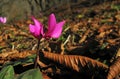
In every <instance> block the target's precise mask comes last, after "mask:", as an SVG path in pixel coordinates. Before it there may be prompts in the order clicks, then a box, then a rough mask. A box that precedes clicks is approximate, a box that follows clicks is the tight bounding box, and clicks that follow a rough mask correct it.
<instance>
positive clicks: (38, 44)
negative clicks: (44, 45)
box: [34, 39, 40, 68]
mask: <svg viewBox="0 0 120 79" xmlns="http://www.w3.org/2000/svg"><path fill="white" fill-rule="evenodd" d="M39 46H40V39H38V43H37V51H36V58H35V62H34V68H37V60H38V59H39Z"/></svg>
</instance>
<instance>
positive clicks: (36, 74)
mask: <svg viewBox="0 0 120 79" xmlns="http://www.w3.org/2000/svg"><path fill="white" fill-rule="evenodd" d="M16 79H43V78H42V74H41V72H40V70H39V69H38V68H37V69H31V70H28V71H26V72H23V73H21V74H20V75H19V76H18V77H17V78H16Z"/></svg>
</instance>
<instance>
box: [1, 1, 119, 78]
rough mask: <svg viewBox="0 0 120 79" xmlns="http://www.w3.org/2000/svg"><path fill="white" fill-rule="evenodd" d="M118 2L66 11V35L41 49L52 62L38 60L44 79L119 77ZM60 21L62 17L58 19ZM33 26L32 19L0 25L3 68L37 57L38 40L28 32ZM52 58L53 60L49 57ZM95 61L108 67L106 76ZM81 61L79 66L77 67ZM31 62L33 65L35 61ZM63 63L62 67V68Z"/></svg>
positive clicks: (74, 7) (59, 13)
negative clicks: (31, 24)
mask: <svg viewBox="0 0 120 79" xmlns="http://www.w3.org/2000/svg"><path fill="white" fill-rule="evenodd" d="M118 3H120V1H112V2H109V1H108V2H105V3H102V4H99V5H92V6H91V7H90V8H89V7H83V8H79V7H77V5H76V6H72V7H71V11H72V13H73V14H72V15H71V13H70V14H69V12H65V11H66V10H64V12H63V13H64V15H66V14H65V13H68V15H69V16H68V17H67V18H66V19H67V24H66V26H65V27H66V28H64V30H63V34H62V36H61V37H60V38H59V39H58V40H56V39H51V40H49V42H48V41H45V40H44V39H42V40H41V41H42V42H41V44H40V46H41V48H42V49H44V51H46V52H47V53H45V54H43V55H45V56H46V58H47V59H48V60H46V59H45V58H43V57H41V56H40V57H41V58H43V59H41V58H40V60H38V64H39V65H40V66H41V67H43V68H42V73H43V77H45V78H44V79H47V78H48V79H54V78H57V79H68V78H70V77H71V78H70V79H72V78H76V79H79V78H81V79H88V78H89V79H95V78H97V79H99V78H101V77H103V76H104V77H107V78H106V79H113V78H115V77H118V74H120V73H119V72H120V69H119V67H118V65H119V61H120V60H119V56H118V57H117V58H116V54H117V52H118V49H119V48H120V24H119V22H120V16H119V14H120V11H119V10H120V8H119V6H118ZM56 13H58V15H59V16H63V13H61V11H60V12H59V10H58V12H56ZM58 19H61V18H60V17H58ZM45 21H46V19H43V22H45ZM30 23H31V21H30V20H28V21H26V22H16V23H14V24H6V25H0V64H1V66H4V65H5V64H6V63H8V62H15V61H18V60H21V59H25V58H26V57H29V56H31V55H33V54H35V50H36V39H34V37H33V36H32V35H30V33H29V31H28V24H30ZM66 29H67V30H66ZM31 50H32V51H31ZM48 52H52V53H53V54H56V53H57V55H49V53H48ZM62 55H63V56H62ZM64 55H72V57H70V58H69V57H67V56H64ZM74 55H77V56H83V59H81V57H79V59H77V58H74ZM47 56H48V57H47ZM49 56H51V57H50V58H49ZM60 56H61V58H60ZM84 56H85V57H89V58H90V60H89V58H88V59H84ZM57 58H58V59H57ZM44 59H45V60H44ZM61 59H63V60H61ZM51 60H52V61H51ZM97 60H98V61H97ZM84 61H85V62H84ZM88 61H89V62H88ZM94 61H95V62H97V63H102V64H101V65H105V70H107V71H102V69H101V71H102V72H104V73H105V74H101V71H100V72H98V71H96V70H94V69H95V68H99V67H100V66H101V65H98V64H95V63H94ZM56 62H57V63H56ZM78 62H79V64H77V63H78ZM30 63H32V65H33V62H30ZM61 63H62V65H58V64H61ZM93 63H94V64H93ZM113 63H115V64H113ZM76 64H77V65H76ZM29 65H30V66H31V64H28V63H24V65H23V66H22V67H23V68H26V67H28V66H29ZM64 65H67V67H70V69H67V68H66V67H64ZM91 66H95V68H93V70H90V68H89V67H91ZM18 67H19V66H18ZM79 68H80V69H79ZM82 68H83V70H82ZM112 69H113V71H112ZM74 70H75V71H74ZM78 70H81V71H84V70H88V71H92V72H93V73H95V74H97V76H98V77H96V75H94V74H92V75H89V74H88V72H87V71H85V73H84V75H85V76H84V77H83V76H82V75H81V74H83V73H80V71H78ZM73 71H74V72H75V73H77V75H75V74H74V75H73V76H70V74H73V73H72V72H73ZM76 71H78V72H79V73H80V76H78V72H76ZM114 71H115V73H114ZM63 72H64V73H63ZM68 72H69V73H68ZM107 72H108V74H107ZM18 73H19V70H17V73H16V74H18ZM86 75H87V76H86ZM69 76H70V77H69Z"/></svg>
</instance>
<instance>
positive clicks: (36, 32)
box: [29, 17, 43, 39]
mask: <svg viewBox="0 0 120 79" xmlns="http://www.w3.org/2000/svg"><path fill="white" fill-rule="evenodd" d="M32 20H33V21H34V25H33V24H30V25H29V30H30V33H31V34H32V35H33V36H34V37H36V38H38V39H40V37H41V36H43V25H42V23H40V22H39V21H38V20H37V19H36V18H35V17H32Z"/></svg>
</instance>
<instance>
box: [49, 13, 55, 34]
mask: <svg viewBox="0 0 120 79" xmlns="http://www.w3.org/2000/svg"><path fill="white" fill-rule="evenodd" d="M55 25H56V17H55V15H54V14H53V13H52V14H51V15H50V16H49V18H48V29H49V30H48V32H52V31H53V30H54V28H55Z"/></svg>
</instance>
